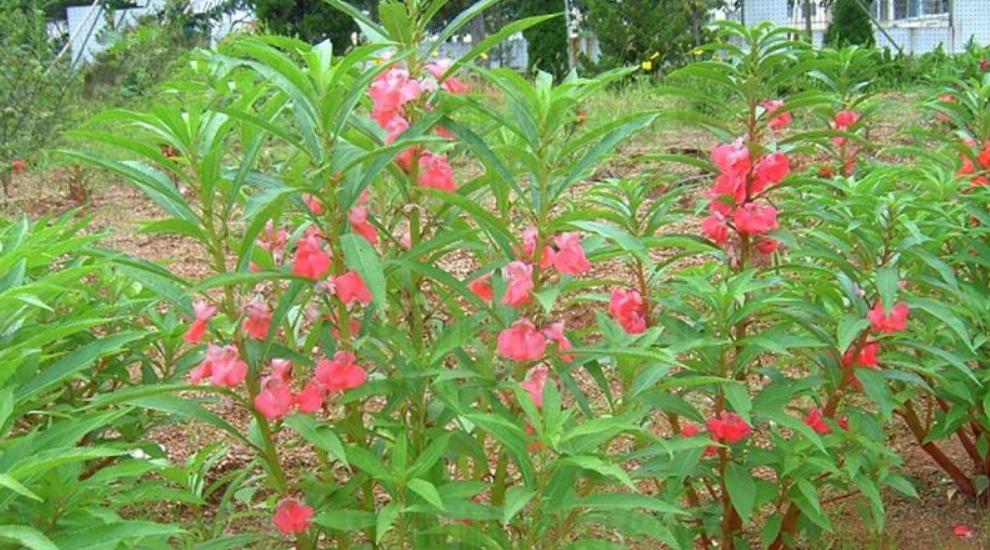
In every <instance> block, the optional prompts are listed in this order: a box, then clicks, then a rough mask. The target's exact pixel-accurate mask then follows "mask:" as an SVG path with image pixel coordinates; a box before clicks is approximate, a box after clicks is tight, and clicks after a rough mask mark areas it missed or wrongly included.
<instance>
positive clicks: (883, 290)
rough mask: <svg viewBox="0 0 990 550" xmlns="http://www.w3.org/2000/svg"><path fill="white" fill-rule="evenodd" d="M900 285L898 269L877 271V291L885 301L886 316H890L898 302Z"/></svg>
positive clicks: (887, 268) (889, 268) (885, 268)
mask: <svg viewBox="0 0 990 550" xmlns="http://www.w3.org/2000/svg"><path fill="white" fill-rule="evenodd" d="M899 283H900V277H899V276H898V275H897V268H895V267H891V266H887V267H883V268H881V269H880V271H877V291H879V293H880V299H881V300H883V309H884V314H885V315H890V310H891V308H893V307H894V303H895V302H896V301H897V288H898V284H899Z"/></svg>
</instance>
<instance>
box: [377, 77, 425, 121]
mask: <svg viewBox="0 0 990 550" xmlns="http://www.w3.org/2000/svg"><path fill="white" fill-rule="evenodd" d="M421 91H422V87H421V85H420V82H419V81H418V80H416V79H413V78H409V71H407V70H406V69H404V68H402V67H392V68H390V69H389V70H387V71H385V72H384V73H382V74H380V75H378V76H377V77H376V78H375V81H374V82H372V83H371V86H370V87H369V88H368V96H370V97H371V103H372V108H371V118H373V119H374V120H375V121H376V122H378V123H379V124H381V125H382V126H383V127H384V126H385V125H386V124H388V122H389V121H390V120H392V119H393V118H395V117H396V116H401V115H402V114H403V105H405V104H406V103H408V102H410V101H413V100H415V99H416V98H417V97H419V94H420V92H421Z"/></svg>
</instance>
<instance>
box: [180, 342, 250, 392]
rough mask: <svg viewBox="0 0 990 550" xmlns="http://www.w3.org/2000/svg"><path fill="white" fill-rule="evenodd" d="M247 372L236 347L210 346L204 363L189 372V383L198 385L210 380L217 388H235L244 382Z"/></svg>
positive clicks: (245, 364)
mask: <svg viewBox="0 0 990 550" xmlns="http://www.w3.org/2000/svg"><path fill="white" fill-rule="evenodd" d="M247 370H248V369H247V363H245V362H244V361H242V360H241V356H240V354H239V352H238V351H237V348H236V347H234V346H223V347H220V346H215V345H213V344H210V345H209V346H208V347H207V348H206V356H205V357H204V358H203V362H202V363H200V364H199V365H198V366H197V367H196V368H194V369H193V370H192V371H190V372H189V381H190V382H192V383H193V384H196V383H199V382H200V381H202V380H204V379H206V378H209V379H210V382H212V383H213V385H215V386H226V387H228V388H233V387H235V386H238V385H240V384H241V382H244V378H246V377H247Z"/></svg>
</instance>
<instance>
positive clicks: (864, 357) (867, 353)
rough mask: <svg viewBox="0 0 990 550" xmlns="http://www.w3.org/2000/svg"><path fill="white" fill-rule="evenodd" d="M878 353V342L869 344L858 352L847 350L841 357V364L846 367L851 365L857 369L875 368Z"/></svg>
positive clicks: (851, 349)
mask: <svg viewBox="0 0 990 550" xmlns="http://www.w3.org/2000/svg"><path fill="white" fill-rule="evenodd" d="M879 352H880V344H879V343H878V342H870V343H868V344H866V345H864V346H863V348H862V349H860V350H856V349H854V348H849V349H848V350H846V353H845V354H844V355H843V356H842V364H843V365H845V366H847V367H851V366H853V365H855V366H859V367H876V365H877V355H878V354H879Z"/></svg>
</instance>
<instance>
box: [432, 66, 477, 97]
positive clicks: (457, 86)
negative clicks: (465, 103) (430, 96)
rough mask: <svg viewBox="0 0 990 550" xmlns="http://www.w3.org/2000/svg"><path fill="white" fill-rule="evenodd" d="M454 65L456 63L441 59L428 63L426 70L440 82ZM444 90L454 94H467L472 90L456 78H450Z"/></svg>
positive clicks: (444, 83)
mask: <svg viewBox="0 0 990 550" xmlns="http://www.w3.org/2000/svg"><path fill="white" fill-rule="evenodd" d="M453 64H454V62H453V61H451V60H450V59H440V60H437V61H431V62H429V63H427V64H426V70H427V71H429V72H430V74H432V75H433V78H435V79H437V81H439V80H440V79H441V78H442V77H443V75H444V73H446V72H447V71H448V70H449V69H450V67H451V65H453ZM443 88H444V89H445V90H447V91H448V92H450V93H452V94H466V93H467V92H468V90H469V89H470V88H469V87H468V85H467V84H465V83H463V82H461V81H460V80H458V79H456V78H454V77H448V78H447V79H446V80H444V81H443Z"/></svg>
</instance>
